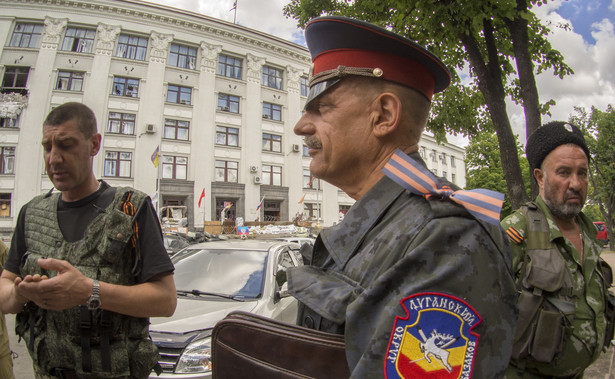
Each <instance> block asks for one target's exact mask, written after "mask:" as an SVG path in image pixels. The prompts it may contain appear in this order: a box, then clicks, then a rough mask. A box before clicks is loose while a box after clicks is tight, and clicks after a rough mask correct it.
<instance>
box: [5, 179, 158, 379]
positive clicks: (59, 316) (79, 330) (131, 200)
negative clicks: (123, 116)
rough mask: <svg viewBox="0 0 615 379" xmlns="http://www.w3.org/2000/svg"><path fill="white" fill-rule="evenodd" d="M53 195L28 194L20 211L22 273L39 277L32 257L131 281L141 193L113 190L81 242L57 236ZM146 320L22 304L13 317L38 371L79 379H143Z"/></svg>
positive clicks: (150, 359) (148, 358) (152, 350)
mask: <svg viewBox="0 0 615 379" xmlns="http://www.w3.org/2000/svg"><path fill="white" fill-rule="evenodd" d="M59 196H60V194H53V195H52V194H51V193H48V194H46V195H42V196H39V197H36V198H34V199H33V200H32V201H31V202H30V203H29V204H28V208H27V211H26V219H25V240H26V246H27V248H28V250H27V252H26V254H25V256H24V257H23V259H22V265H21V267H20V270H21V275H22V277H23V276H25V275H28V274H30V275H33V274H41V275H43V274H45V275H47V276H48V277H50V278H51V277H53V276H55V275H56V274H57V273H56V272H55V271H50V272H43V270H41V268H40V266H39V265H38V264H37V263H36V261H37V259H38V258H56V259H62V260H66V261H68V262H69V263H70V264H71V265H73V266H74V267H75V268H77V269H78V270H79V271H80V272H81V273H83V274H84V275H85V276H87V277H89V278H92V279H98V280H100V281H102V282H106V283H113V284H119V285H127V286H130V285H134V284H136V279H135V273H134V272H133V271H134V270H133V267H136V263H137V261H138V260H139V259H140V256H139V251H138V248H137V247H138V242H137V240H136V239H137V236H138V234H137V233H136V232H137V230H136V228H137V225H135V224H136V222H133V221H134V219H136V215H137V213H138V210H140V207H141V206H143V205H145V204H147V203H146V202H144V200H145V198H146V195H145V194H143V193H141V192H139V191H135V190H134V189H131V188H125V187H120V188H117V192H116V194H115V198H114V200H113V202H112V204H111V205H109V206H108V207H107V208H106V209H105V210H104V211H102V213H100V214H98V215H97V216H96V217H95V218H94V219H93V220H92V222H91V223H90V225H89V226H88V227H87V229H86V232H85V237H84V239H82V240H80V241H76V242H67V241H65V240H64V238H63V236H62V233H61V231H60V227H59V225H58V221H57V206H58V199H59ZM148 326H149V319H147V318H136V317H130V316H126V315H122V314H117V313H113V312H109V311H105V310H96V311H89V310H88V309H87V307H85V306H78V307H74V308H71V309H66V310H63V311H48V310H44V309H41V308H39V307H37V306H36V305H34V304H33V303H28V304H27V305H26V307H25V309H24V311H22V312H21V313H19V314H18V315H17V327H16V331H17V333H18V334H19V335H20V336H21V337H23V338H24V339H25V340H26V343H27V345H28V350H29V352H30V355H31V357H32V359H33V360H35V362H36V363H37V364H38V365H39V366H40V367H41V368H42V369H43V370H44V371H45V372H48V373H50V374H52V375H53V374H54V370H55V369H69V370H75V371H76V372H77V375H78V376H79V377H84V378H109V377H118V376H121V377H130V378H145V377H147V376H148V375H149V373H150V372H151V370H152V368H153V367H154V366H155V365H156V364H157V361H158V351H157V348H156V346H155V345H154V344H153V343H152V341H151V339H150V338H149V332H148Z"/></svg>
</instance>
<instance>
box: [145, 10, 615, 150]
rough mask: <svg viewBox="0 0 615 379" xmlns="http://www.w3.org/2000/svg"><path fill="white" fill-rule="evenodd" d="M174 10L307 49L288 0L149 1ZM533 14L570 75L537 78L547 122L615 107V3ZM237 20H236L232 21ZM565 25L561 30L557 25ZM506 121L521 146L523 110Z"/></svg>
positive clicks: (514, 109) (511, 110)
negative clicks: (579, 110)
mask: <svg viewBox="0 0 615 379" xmlns="http://www.w3.org/2000/svg"><path fill="white" fill-rule="evenodd" d="M149 2H152V3H160V4H164V5H168V6H171V7H175V8H180V9H185V10H189V11H192V12H197V13H201V14H205V15H207V16H211V17H215V18H218V19H222V20H226V21H230V22H234V21H235V22H236V23H237V24H240V25H243V26H246V27H249V28H252V29H256V30H259V31H262V32H265V33H268V34H272V35H274V36H277V37H280V38H283V39H286V40H289V41H292V42H295V43H298V44H302V45H305V39H304V38H303V31H302V30H300V29H298V28H297V25H296V21H295V20H293V19H288V18H286V17H285V16H284V15H283V13H282V8H283V7H284V5H286V4H287V3H288V2H289V0H237V12H236V14H235V11H234V10H232V8H233V4H234V2H235V0H149ZM534 13H536V15H537V16H538V17H539V18H540V19H541V20H543V22H545V23H550V25H553V27H551V35H550V36H549V40H550V41H551V44H552V46H553V47H554V48H555V49H557V50H559V51H560V53H562V55H563V56H564V61H565V62H566V63H567V64H568V65H569V66H570V67H571V68H572V69H573V71H574V75H571V76H567V77H565V78H564V79H559V78H558V77H556V76H554V75H553V74H552V71H547V72H545V73H543V74H541V75H538V76H537V78H536V81H537V86H538V92H539V96H540V101H541V103H545V102H547V101H548V100H550V99H553V100H555V102H556V105H555V106H552V107H551V116H544V117H543V119H542V121H543V123H545V122H548V121H551V120H562V121H567V120H568V118H569V117H570V115H571V114H573V113H574V109H573V107H575V106H579V107H584V108H586V109H587V110H589V109H590V108H591V107H592V106H595V107H596V108H598V109H600V110H605V109H606V107H607V105H608V104H612V105H614V106H615V0H553V1H549V2H548V4H547V5H543V6H540V7H536V8H535V9H534ZM235 17H236V18H235ZM566 23H567V24H569V25H570V26H571V28H570V29H569V30H565V29H563V28H558V27H555V25H560V24H566ZM508 115H509V118H510V121H511V124H512V125H513V131H514V133H515V134H517V135H519V136H520V140H521V141H525V118H524V115H523V109H522V108H521V107H520V106H518V105H515V104H513V103H512V102H510V101H509V102H508ZM449 142H452V143H455V144H458V145H462V146H464V145H466V144H467V140H466V139H464V138H462V137H460V136H457V137H456V136H449Z"/></svg>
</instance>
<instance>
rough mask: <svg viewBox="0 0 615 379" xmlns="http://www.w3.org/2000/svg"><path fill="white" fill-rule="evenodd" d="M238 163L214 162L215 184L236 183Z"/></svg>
mask: <svg viewBox="0 0 615 379" xmlns="http://www.w3.org/2000/svg"><path fill="white" fill-rule="evenodd" d="M238 172H239V163H237V162H230V161H216V172H215V180H216V181H217V182H229V183H237V177H238V175H237V174H238Z"/></svg>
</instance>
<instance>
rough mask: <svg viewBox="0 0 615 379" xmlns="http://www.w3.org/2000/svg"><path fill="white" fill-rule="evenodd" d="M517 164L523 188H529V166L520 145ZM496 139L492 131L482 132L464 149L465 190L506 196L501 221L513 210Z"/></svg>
mask: <svg viewBox="0 0 615 379" xmlns="http://www.w3.org/2000/svg"><path fill="white" fill-rule="evenodd" d="M517 147H518V151H517V154H518V155H519V163H520V165H521V171H522V173H523V182H524V183H525V188H529V187H530V166H529V163H528V162H527V158H525V156H524V154H523V148H522V147H521V145H517ZM498 150H499V145H498V139H497V136H496V135H495V132H493V131H484V132H480V133H478V134H476V135H474V136H473V137H472V138H471V139H470V144H469V145H468V147H467V148H466V188H468V189H472V188H486V189H490V190H492V191H498V192H502V193H504V194H506V198H505V200H504V205H503V206H502V212H501V214H500V217H501V218H502V219H503V218H504V217H506V216H508V215H509V214H511V213H512V211H513V208H512V205H511V202H510V198H509V196H508V194H507V190H506V181H505V180H504V172H503V171H502V162H501V159H500V153H499V151H498Z"/></svg>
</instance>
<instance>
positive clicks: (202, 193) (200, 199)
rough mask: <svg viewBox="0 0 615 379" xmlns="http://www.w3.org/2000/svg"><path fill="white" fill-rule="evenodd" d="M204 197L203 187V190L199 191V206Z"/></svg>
mask: <svg viewBox="0 0 615 379" xmlns="http://www.w3.org/2000/svg"><path fill="white" fill-rule="evenodd" d="M204 197H205V188H203V192H201V196H200V197H199V208H200V207H201V201H203V198H204Z"/></svg>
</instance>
